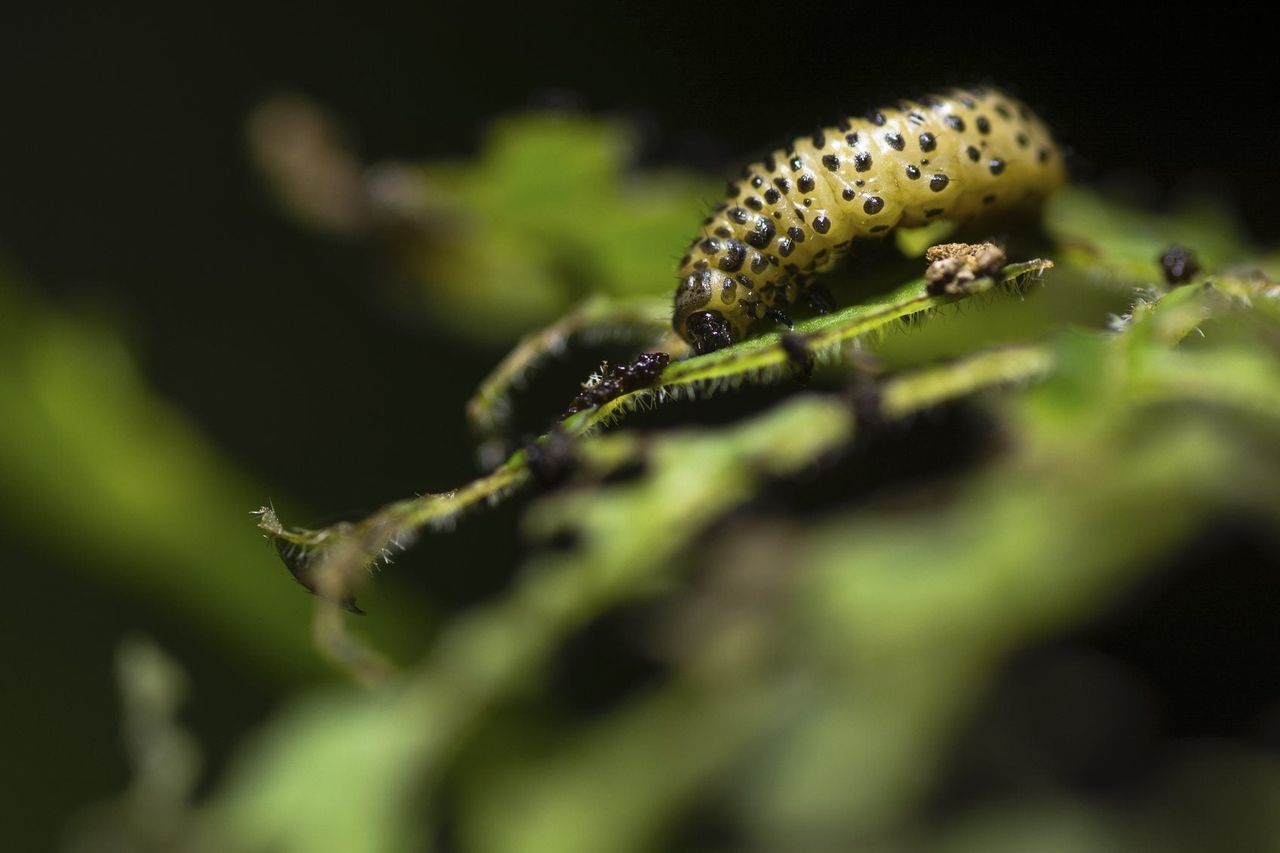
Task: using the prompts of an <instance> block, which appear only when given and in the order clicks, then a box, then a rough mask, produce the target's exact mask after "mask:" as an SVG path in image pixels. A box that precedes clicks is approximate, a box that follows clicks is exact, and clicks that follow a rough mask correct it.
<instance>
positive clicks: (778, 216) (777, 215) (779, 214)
mask: <svg viewBox="0 0 1280 853" xmlns="http://www.w3.org/2000/svg"><path fill="white" fill-rule="evenodd" d="M773 218H774V219H781V218H782V211H781V210H775V211H774V212H773Z"/></svg>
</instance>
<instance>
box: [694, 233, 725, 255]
mask: <svg viewBox="0 0 1280 853" xmlns="http://www.w3.org/2000/svg"><path fill="white" fill-rule="evenodd" d="M698 248H699V249H701V250H702V251H703V252H705V253H706V254H708V255H714V254H715V253H716V252H719V251H720V241H719V240H713V239H711V238H710V237H708V238H707V239H705V240H703V241H702V242H701V243H699V244H698Z"/></svg>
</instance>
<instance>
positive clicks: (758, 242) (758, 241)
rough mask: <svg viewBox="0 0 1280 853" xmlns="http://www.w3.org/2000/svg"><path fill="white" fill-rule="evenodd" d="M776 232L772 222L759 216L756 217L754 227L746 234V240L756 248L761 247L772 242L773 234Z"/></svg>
mask: <svg viewBox="0 0 1280 853" xmlns="http://www.w3.org/2000/svg"><path fill="white" fill-rule="evenodd" d="M776 233H777V229H776V228H774V227H773V223H772V222H770V221H769V220H768V219H765V218H764V217H763V216H761V217H758V218H757V219H756V226H755V228H753V229H752V230H751V231H750V232H749V233H748V234H747V242H748V243H750V244H751V245H752V246H755V247H756V248H757V249H763V248H764V247H765V246H768V245H769V244H770V243H771V242H773V235H774V234H776Z"/></svg>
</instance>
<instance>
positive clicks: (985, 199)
mask: <svg viewBox="0 0 1280 853" xmlns="http://www.w3.org/2000/svg"><path fill="white" fill-rule="evenodd" d="M995 200H996V197H995V196H994V195H984V196H983V197H982V203H983V204H991V203H993V202H994V201H995Z"/></svg>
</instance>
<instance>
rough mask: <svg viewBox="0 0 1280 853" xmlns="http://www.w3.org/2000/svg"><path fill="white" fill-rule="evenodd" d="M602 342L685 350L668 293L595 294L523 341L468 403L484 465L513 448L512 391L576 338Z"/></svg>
mask: <svg viewBox="0 0 1280 853" xmlns="http://www.w3.org/2000/svg"><path fill="white" fill-rule="evenodd" d="M575 340H576V341H584V342H586V343H588V344H598V343H602V342H605V341H627V342H635V343H638V344H641V345H644V346H646V347H648V348H650V349H660V350H666V351H675V350H683V349H684V344H683V343H682V342H680V341H679V340H678V339H676V338H675V336H674V334H673V333H672V331H671V300H670V299H669V298H667V297H666V296H662V297H652V298H644V299H627V300H617V299H609V298H605V297H596V298H594V299H590V300H588V301H587V302H586V303H584V304H583V305H582V307H580V308H578V309H577V310H575V311H572V312H570V313H569V314H566V315H565V316H564V317H562V318H560V319H559V320H557V321H556V322H555V323H552V324H551V325H550V326H547V327H546V328H544V329H540V330H538V331H536V332H532V333H530V334H528V335H526V336H525V337H524V338H522V339H521V341H520V343H518V344H516V346H515V348H514V349H512V350H511V352H510V353H508V354H507V356H506V357H505V358H503V359H502V361H501V362H499V363H498V365H497V367H495V368H494V369H493V371H492V372H491V373H490V374H489V375H488V376H486V377H485V379H484V381H483V382H481V383H480V386H479V387H478V388H477V389H476V392H475V394H474V395H473V396H472V397H471V400H470V401H469V402H468V403H467V420H468V421H469V422H470V424H471V428H472V430H473V432H474V433H475V435H476V438H477V441H478V442H479V449H478V456H479V458H480V462H481V465H482V466H484V467H486V468H488V467H491V466H492V465H493V464H497V463H498V462H501V461H502V460H503V459H505V458H506V456H507V452H508V450H509V449H510V448H509V447H507V442H506V441H505V440H504V438H503V435H502V433H503V430H504V429H505V428H506V426H507V424H508V422H509V421H510V418H511V395H512V392H513V391H514V390H516V389H519V388H520V387H521V386H522V385H523V384H524V383H525V381H526V379H527V378H528V376H529V374H530V373H531V372H532V371H534V370H536V369H537V368H538V367H539V366H540V365H541V364H543V363H545V362H546V360H547V358H548V357H550V356H554V355H559V354H561V353H563V352H564V351H565V350H566V349H567V348H568V346H569V344H570V342H572V341H575Z"/></svg>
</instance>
